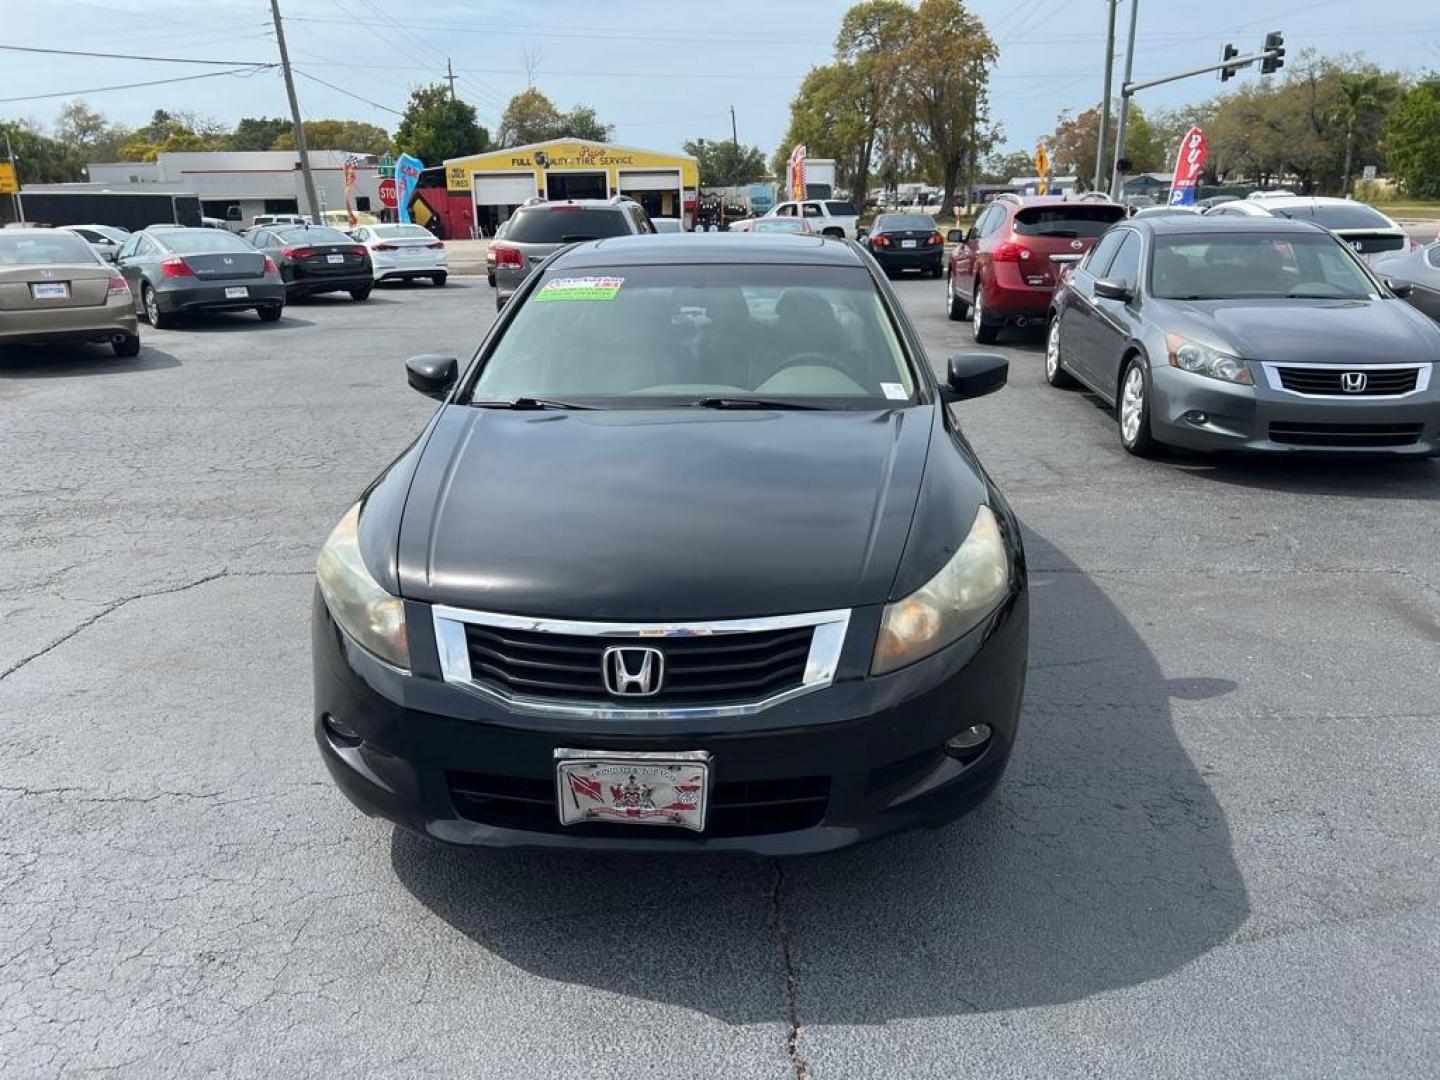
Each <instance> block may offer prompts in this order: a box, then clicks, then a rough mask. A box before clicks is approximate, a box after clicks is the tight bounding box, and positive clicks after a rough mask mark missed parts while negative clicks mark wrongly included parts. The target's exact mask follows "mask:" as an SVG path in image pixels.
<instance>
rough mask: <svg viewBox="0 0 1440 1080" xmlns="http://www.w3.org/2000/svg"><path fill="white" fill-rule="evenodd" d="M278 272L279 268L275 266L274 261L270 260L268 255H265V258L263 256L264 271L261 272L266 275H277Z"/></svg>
mask: <svg viewBox="0 0 1440 1080" xmlns="http://www.w3.org/2000/svg"><path fill="white" fill-rule="evenodd" d="M279 272H280V268H279V267H278V266H276V265H275V260H274V259H272V258H271V257H270V256H269V255H266V256H265V269H264V270H263V271H262V273H266V274H278V273H279Z"/></svg>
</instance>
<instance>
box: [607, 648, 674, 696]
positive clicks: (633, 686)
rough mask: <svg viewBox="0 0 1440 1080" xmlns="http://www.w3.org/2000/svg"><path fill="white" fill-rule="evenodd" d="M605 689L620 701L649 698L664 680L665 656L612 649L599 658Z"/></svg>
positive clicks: (644, 650)
mask: <svg viewBox="0 0 1440 1080" xmlns="http://www.w3.org/2000/svg"><path fill="white" fill-rule="evenodd" d="M600 668H601V671H602V672H603V674H604V677H605V689H606V690H608V691H609V692H610V693H612V694H614V695H615V696H617V697H649V696H651V695H652V694H655V693H658V692H659V690H660V683H661V681H662V680H663V679H664V677H665V654H664V653H662V652H661V651H660V650H659V649H651V648H647V647H642V646H633V645H612V646H610V647H609V648H607V649H606V650H605V652H604V655H603V656H601V658H600Z"/></svg>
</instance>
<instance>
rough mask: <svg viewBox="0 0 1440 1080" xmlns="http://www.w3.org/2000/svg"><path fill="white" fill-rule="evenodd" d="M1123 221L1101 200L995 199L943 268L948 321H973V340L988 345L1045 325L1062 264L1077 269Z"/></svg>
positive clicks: (1119, 209)
mask: <svg viewBox="0 0 1440 1080" xmlns="http://www.w3.org/2000/svg"><path fill="white" fill-rule="evenodd" d="M1124 218H1125V207H1123V206H1121V205H1120V204H1119V203H1113V202H1110V201H1109V200H1106V199H1098V198H1084V197H1082V198H1079V199H1071V198H1066V197H1065V196H1062V195H1031V196H1021V195H1009V194H1006V195H998V196H996V198H995V200H994V201H993V202H992V203H991V204H990V205H989V206H988V207H986V208H985V209H984V210H983V211H981V213H980V216H979V217H978V218H977V219H976V220H975V224H974V225H972V226H970V231H969V232H967V233H965V234H964V236H963V237H961V236H959V235H957V234H958V233H959V232H960V230H959V229H952V230H951V235H950V239H951V240H953V241H955V242H957V244H958V246H957V247H956V248H955V250H953V251H952V252H951V253H950V258H949V259H948V260H947V261H946V263H945V276H946V278H947V279H948V281H947V283H946V289H945V305H946V310H947V311H948V312H949V313H950V318H952V319H956V320H960V319H966V318H973V320H974V324H975V340H976V341H978V342H980V343H981V344H984V345H991V344H994V342H995V339H996V337H998V336H999V334H1000V328H1001V327H1002V326H1005V325H1006V324H1008V323H1013V324H1014V325H1016V326H1024V325H1025V324H1026V323H1028V322H1030V321H1031V320H1034V319H1042V320H1043V319H1045V318H1046V317H1047V316H1048V315H1049V312H1050V296H1051V294H1052V293H1053V292H1054V291H1055V286H1056V285H1057V284H1059V281H1060V275H1061V273H1062V271H1063V270H1064V268H1065V266H1066V265H1067V264H1072V263H1076V262H1079V261H1080V259H1082V258H1083V257H1084V255H1085V253H1086V252H1087V251H1089V250H1090V249H1091V248H1092V247H1093V246H1094V245H1095V241H1096V240H1097V239H1099V237H1100V234H1101V233H1103V232H1104V231H1105V230H1106V229H1108V228H1109V227H1110V226H1111V225H1113V224H1115V222H1117V221H1122V220H1124Z"/></svg>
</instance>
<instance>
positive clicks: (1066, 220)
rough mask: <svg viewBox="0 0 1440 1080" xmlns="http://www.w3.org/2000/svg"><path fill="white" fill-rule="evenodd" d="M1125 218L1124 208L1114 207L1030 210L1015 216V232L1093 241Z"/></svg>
mask: <svg viewBox="0 0 1440 1080" xmlns="http://www.w3.org/2000/svg"><path fill="white" fill-rule="evenodd" d="M1124 217H1125V208H1124V207H1123V206H1117V205H1114V204H1112V203H1076V204H1073V205H1069V206H1064V205H1057V206H1031V207H1027V208H1026V209H1024V210H1020V211H1018V212H1017V213H1016V214H1015V232H1016V234H1017V235H1019V236H1059V237H1064V238H1066V239H1070V240H1087V239H1090V240H1093V239H1094V238H1095V237H1097V236H1099V235H1100V234H1101V233H1103V232H1104V231H1105V230H1106V229H1108V228H1109V227H1110V226H1111V225H1113V224H1115V222H1117V221H1120V220H1121V219H1123V218H1124Z"/></svg>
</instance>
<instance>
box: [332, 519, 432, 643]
mask: <svg viewBox="0 0 1440 1080" xmlns="http://www.w3.org/2000/svg"><path fill="white" fill-rule="evenodd" d="M315 576H316V577H317V578H319V580H320V593H321V595H322V596H324V597H325V606H326V607H328V608H329V609H330V614H331V615H333V616H334V618H335V621H336V622H337V623H339V624H340V625H341V627H342V628H344V630H345V632H346V633H347V634H349V635H350V636H351V637H352V638H354V639H355V640H356V641H358V642H359V643H360V644H361V645H362V646H364V647H365V648H366V649H367V650H369V651H370V652H372V653H374V654H375V655H376V656H378V657H380V659H382V660H384V661H385V662H386V663H389V664H393V665H395V666H396V667H398V668H404V669H406V670H407V671H408V670H409V668H410V639H409V636H408V635H407V633H406V630H405V602H404V601H403V600H401V599H400V598H399V597H397V596H391V595H390V594H389V593H388V592H386V591H385V590H384V589H382V588H381V587H380V583H379V582H377V581H376V580H375V579H374V578H373V577H371V576H370V571H369V570H367V569H366V568H365V560H364V559H362V558H361V557H360V504H359V503H356V504H355V505H354V506H352V507H351V508H350V509H349V510H347V511H346V512H345V516H344V517H343V518H341V519H340V524H338V525H336V526H335V531H334V532H332V533H331V534H330V538H329V539H328V540H326V541H325V546H324V547H322V548H321V549H320V557H319V558H318V559H316V560H315Z"/></svg>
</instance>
